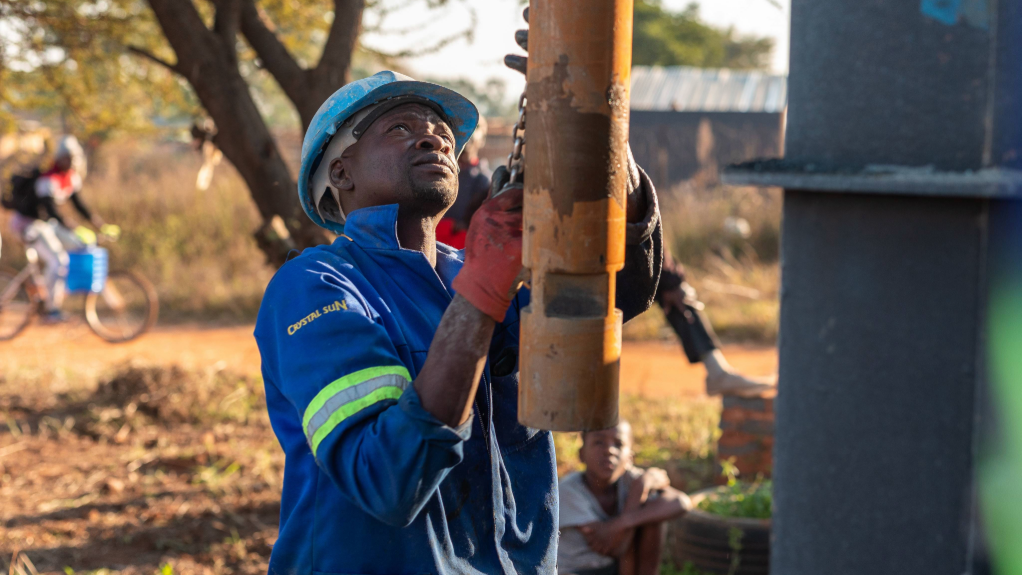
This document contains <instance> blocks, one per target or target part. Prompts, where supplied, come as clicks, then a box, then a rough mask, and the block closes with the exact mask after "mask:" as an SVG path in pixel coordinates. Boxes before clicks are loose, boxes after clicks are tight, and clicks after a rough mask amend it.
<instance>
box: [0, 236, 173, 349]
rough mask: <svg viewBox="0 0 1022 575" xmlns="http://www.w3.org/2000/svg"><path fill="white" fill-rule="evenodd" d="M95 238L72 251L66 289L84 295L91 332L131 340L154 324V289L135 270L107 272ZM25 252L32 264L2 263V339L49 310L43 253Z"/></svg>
mask: <svg viewBox="0 0 1022 575" xmlns="http://www.w3.org/2000/svg"><path fill="white" fill-rule="evenodd" d="M93 238H94V239H93V241H92V242H80V243H81V246H80V248H79V249H77V250H75V251H70V252H69V255H70V256H71V258H72V259H71V266H70V267H71V271H70V273H69V274H68V279H67V294H68V295H74V294H82V293H84V294H85V322H86V324H88V326H89V328H90V329H91V330H92V331H93V333H95V334H96V335H98V336H99V337H101V338H103V339H104V340H106V341H108V342H110V343H122V342H126V341H130V340H133V339H135V338H137V337H139V336H140V335H142V334H144V333H145V332H146V331H148V330H149V329H150V328H151V327H153V325H155V324H156V318H157V316H158V315H159V301H158V299H157V295H156V289H155V288H154V287H153V285H152V284H151V283H150V282H149V280H147V279H145V278H144V277H143V276H141V275H139V274H138V273H136V272H134V271H131V270H118V271H111V272H108V271H107V257H106V250H105V249H103V248H100V247H98V246H97V242H96V239H95V236H93ZM104 239H106V240H110V241H116V240H115V238H113V237H104ZM90 244H91V245H90ZM25 254H26V257H27V259H28V265H26V266H25V268H24V269H22V270H21V271H20V272H19V271H16V270H13V269H11V268H7V267H0V341H7V340H10V339H13V338H15V337H16V336H18V335H19V334H20V333H21V332H22V331H24V330H25V328H27V327H28V326H29V324H30V323H32V320H33V319H34V318H35V317H36V316H39V315H42V314H43V313H45V307H46V306H45V302H46V293H47V292H46V284H45V281H44V280H43V274H42V269H41V267H40V265H39V254H38V253H37V252H36V251H35V250H34V249H32V248H28V249H26V250H25Z"/></svg>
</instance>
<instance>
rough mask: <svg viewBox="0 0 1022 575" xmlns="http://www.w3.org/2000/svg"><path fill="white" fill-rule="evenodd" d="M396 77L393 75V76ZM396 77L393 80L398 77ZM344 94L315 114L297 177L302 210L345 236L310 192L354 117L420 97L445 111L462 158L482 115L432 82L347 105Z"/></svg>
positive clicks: (391, 85) (378, 90)
mask: <svg viewBox="0 0 1022 575" xmlns="http://www.w3.org/2000/svg"><path fill="white" fill-rule="evenodd" d="M391 74H393V73H391ZM397 76H398V75H397V74H393V76H392V77H397ZM342 90H343V88H342ZM340 95H341V91H340V90H339V91H338V93H336V94H334V95H333V96H331V97H330V98H329V99H327V101H326V102H324V103H323V105H322V106H321V107H320V109H319V111H318V112H316V117H314V118H313V121H312V123H311V124H310V126H309V135H313V133H314V130H316V131H317V133H315V135H314V137H313V138H312V139H311V140H310V139H309V138H306V140H305V142H304V143H303V144H302V167H301V171H300V172H299V175H298V196H299V198H300V199H301V202H302V208H304V210H305V213H306V214H308V216H309V218H311V219H312V221H313V222H314V223H315V224H316V225H318V226H321V227H324V228H326V229H328V230H330V231H332V232H334V233H338V234H341V233H344V224H341V223H338V222H333V221H328V220H323V219H322V218H321V217H320V215H319V211H318V210H317V209H316V206H314V205H312V203H313V197H312V194H311V193H310V191H309V180H310V179H311V178H312V174H314V173H315V171H316V168H317V167H318V166H319V163H320V161H321V160H322V157H323V153H324V152H325V151H326V148H327V146H328V145H329V144H330V140H331V139H332V138H333V136H334V134H336V133H337V130H338V128H340V126H341V124H343V123H344V122H345V120H347V119H348V118H350V117H351V116H353V115H355V114H357V113H358V112H359V111H360V110H362V109H364V108H366V107H367V106H371V105H373V104H376V103H380V102H384V101H386V100H389V99H391V98H396V97H399V96H419V97H422V98H426V99H428V100H429V101H431V102H433V103H434V104H436V105H437V106H439V107H440V109H441V110H443V112H444V115H445V116H446V121H447V122H448V127H449V128H450V129H451V131H452V132H454V140H455V155H456V156H457V155H460V154H461V150H462V149H463V148H464V147H465V144H467V143H468V141H469V139H470V138H471V137H472V133H473V132H474V131H475V128H476V125H477V124H478V123H479V111H478V110H477V109H476V107H475V104H473V103H472V102H471V101H469V99H468V98H466V97H464V96H462V95H461V94H459V93H457V92H455V91H454V90H451V89H449V88H445V87H443V86H440V85H438V84H432V83H430V82H420V81H417V80H395V81H391V82H388V83H385V84H382V85H377V86H376V87H373V88H371V89H369V90H364V94H362V95H359V94H343V96H344V99H345V100H347V101H344V102H342V101H338V98H339V96H340ZM317 124H319V125H317Z"/></svg>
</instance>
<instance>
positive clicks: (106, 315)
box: [85, 271, 159, 343]
mask: <svg viewBox="0 0 1022 575" xmlns="http://www.w3.org/2000/svg"><path fill="white" fill-rule="evenodd" d="M157 315H159V303H158V302H157V299H156V289H155V288H153V284H151V283H149V280H147V279H145V278H144V277H142V276H140V275H138V274H137V273H135V272H132V271H117V272H110V274H109V275H108V276H107V278H106V285H105V286H104V287H103V291H101V292H99V293H89V294H88V295H87V296H86V297H85V321H86V322H88V324H89V327H90V328H92V331H93V332H95V333H96V335H98V336H99V337H101V338H103V339H105V340H107V341H109V342H111V343H121V342H125V341H130V340H133V339H135V338H136V337H138V336H140V335H142V334H143V333H145V332H146V331H147V330H148V329H149V328H151V327H152V326H153V325H154V324H155V323H156V316H157Z"/></svg>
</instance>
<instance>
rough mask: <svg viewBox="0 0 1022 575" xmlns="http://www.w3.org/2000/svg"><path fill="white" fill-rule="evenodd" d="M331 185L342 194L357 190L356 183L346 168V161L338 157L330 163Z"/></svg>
mask: <svg viewBox="0 0 1022 575" xmlns="http://www.w3.org/2000/svg"><path fill="white" fill-rule="evenodd" d="M330 185H332V186H333V187H335V188H337V189H338V190H339V191H342V192H350V191H352V190H354V189H355V182H354V181H352V179H351V176H349V175H348V170H346V169H345V168H344V159H343V158H341V157H336V158H334V159H333V160H331V161H330Z"/></svg>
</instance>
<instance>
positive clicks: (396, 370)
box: [302, 365, 412, 430]
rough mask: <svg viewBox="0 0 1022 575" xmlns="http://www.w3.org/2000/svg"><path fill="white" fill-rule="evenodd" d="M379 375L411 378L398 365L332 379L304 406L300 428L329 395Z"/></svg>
mask: <svg viewBox="0 0 1022 575" xmlns="http://www.w3.org/2000/svg"><path fill="white" fill-rule="evenodd" d="M381 375H400V376H403V377H404V378H405V379H407V380H408V381H411V380H412V376H411V374H409V373H408V370H407V369H405V368H404V367H403V366H400V365H387V366H382V367H367V368H366V369H360V370H359V371H356V372H355V373H349V374H348V375H346V376H344V377H342V378H340V379H337V380H334V381H333V382H332V383H331V384H330V385H328V386H326V387H324V388H323V389H321V390H320V392H319V393H317V394H316V397H314V398H312V402H311V403H309V406H308V407H306V408H305V415H304V417H302V429H305V430H307V429H308V427H309V420H310V419H312V416H313V415H315V414H316V412H318V411H319V410H320V408H322V407H323V405H325V404H326V402H327V401H329V399H330V398H331V397H333V396H335V395H337V394H338V393H339V392H341V391H344V390H345V389H347V388H349V387H352V386H354V385H358V384H360V383H362V382H363V381H368V380H370V379H373V378H374V377H380V376H381Z"/></svg>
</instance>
